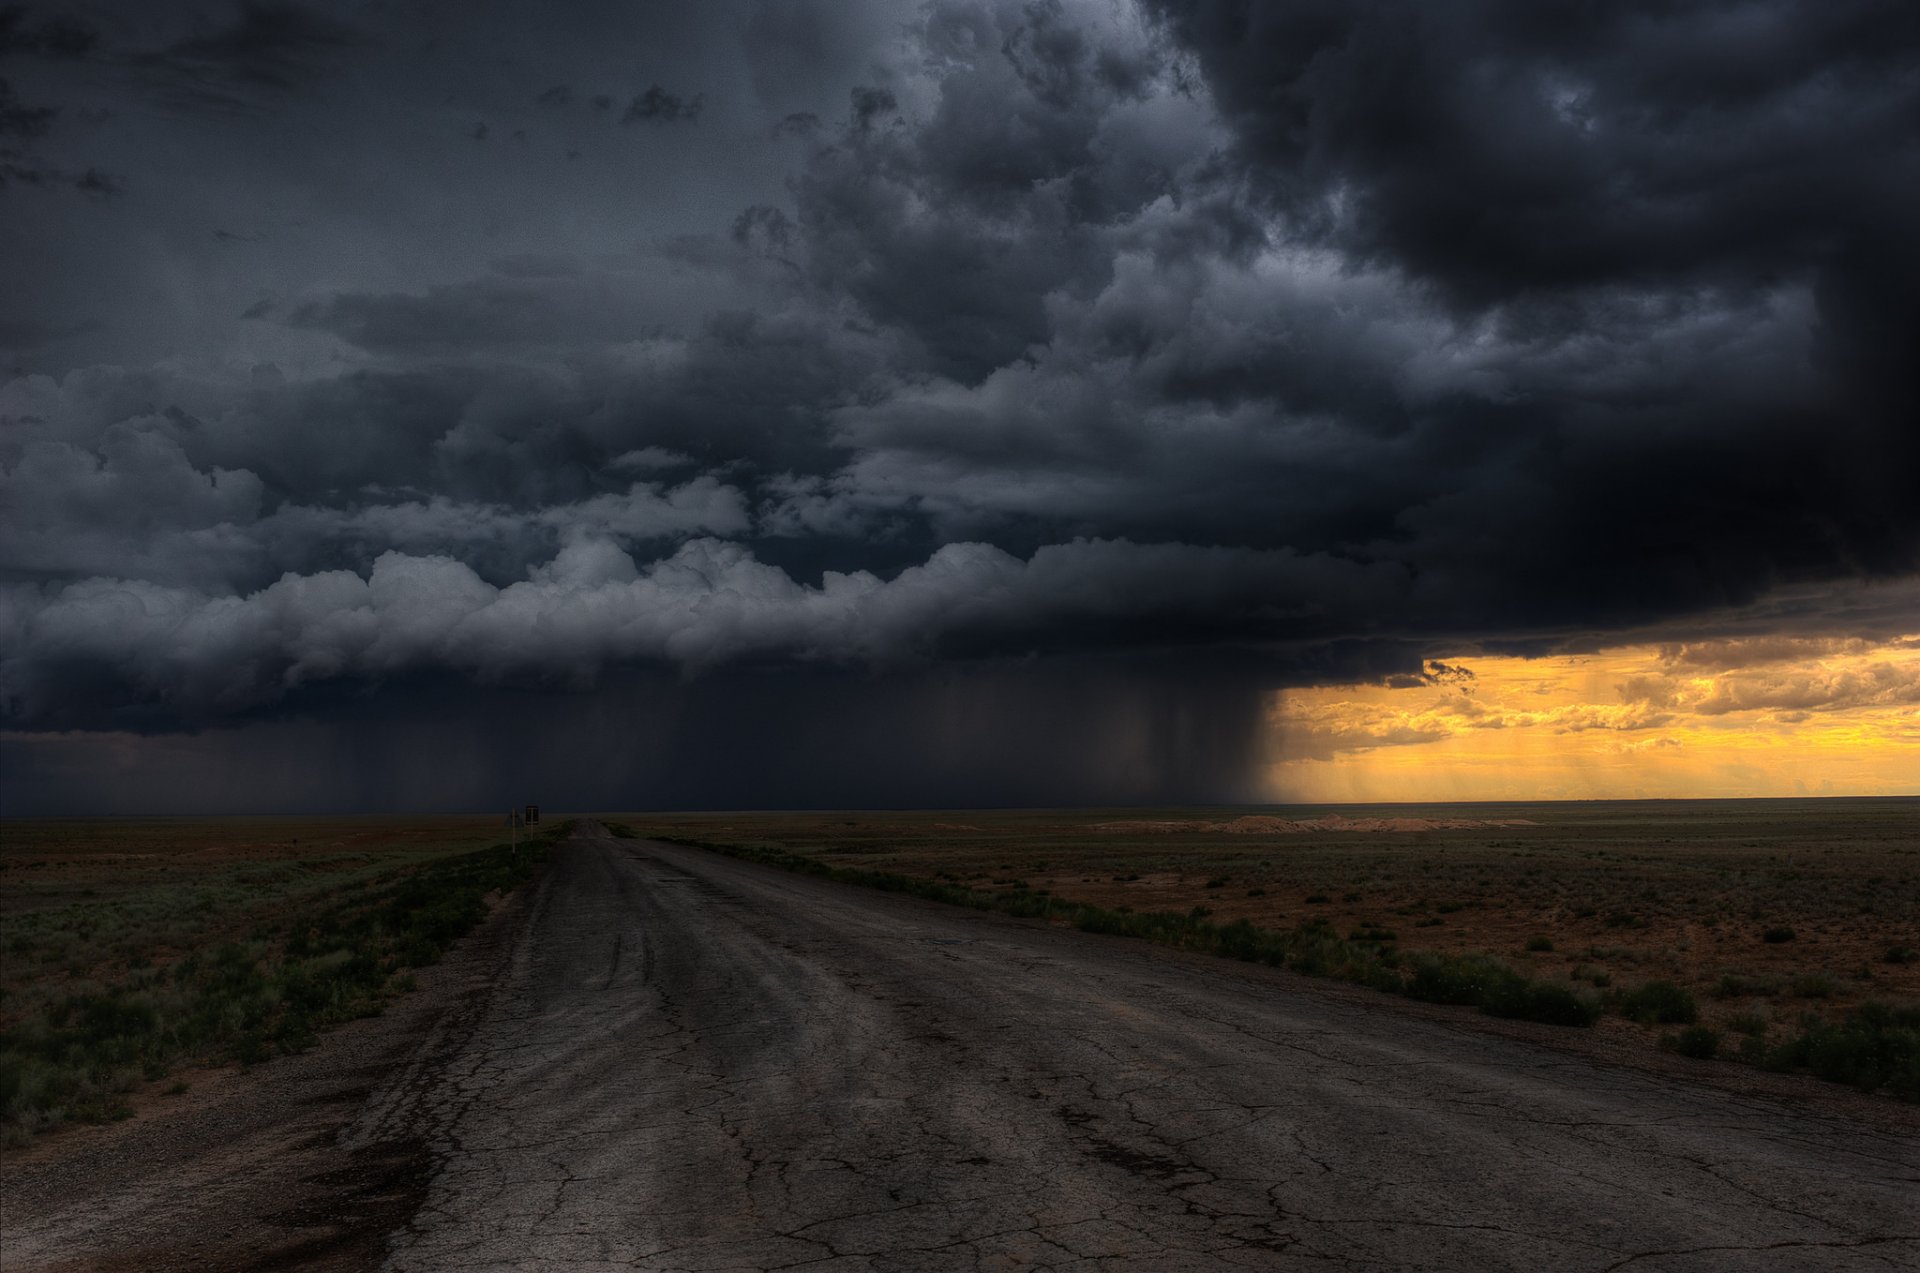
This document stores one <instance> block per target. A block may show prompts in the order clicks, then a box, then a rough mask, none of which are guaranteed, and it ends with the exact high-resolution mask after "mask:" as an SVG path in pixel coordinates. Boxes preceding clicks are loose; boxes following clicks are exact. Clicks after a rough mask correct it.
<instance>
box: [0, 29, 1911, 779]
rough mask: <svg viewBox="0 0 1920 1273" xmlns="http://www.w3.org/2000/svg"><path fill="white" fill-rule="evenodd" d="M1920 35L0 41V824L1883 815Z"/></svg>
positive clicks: (57, 37)
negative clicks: (1863, 797)
mask: <svg viewBox="0 0 1920 1273" xmlns="http://www.w3.org/2000/svg"><path fill="white" fill-rule="evenodd" d="M1916 68H1920V9H1916V8H1915V7H1914V6H1911V5H1902V4H1888V3H1884V2H1868V0H1818V2H1816V0H1743V2H1735V0H1703V2H1702V3H1693V4H1684V5H1677V4H1673V3H1670V2H1669V0H1622V2H1620V3H1612V4H1605V5H1596V4H1591V3H1586V2H1584V0H1582V2H1577V3H1576V2H1574V0H1525V2H1522V0H1459V2H1458V3H1449V4H1445V5H1433V4H1427V3H1415V2H1413V0H1402V2H1398V3H1396V2H1391V0H1371V2H1364V0H1363V2H1359V3H1353V2H1345V0H1343V2H1339V3H1335V2H1332V0H1298V2H1293V3H1281V2H1278V0H1275V2H1272V3H1262V2H1260V0H1141V2H1140V3H1131V2H1127V0H1105V2H1102V3H1067V2H1066V0H1052V2H1049V0H1017V2H1007V3H996V2H989V0H935V2H933V3H926V4H913V3H899V2H897V0H889V2H886V3H881V2H878V0H714V2H711V3H703V4H700V5H685V4H665V3H634V2H631V0H629V2H628V3H617V4H616V3H602V2H599V0H578V2H574V3H568V4H565V5H551V4H533V3H529V2H526V0H473V2H463V3H459V4H453V3H444V2H442V0H341V2H335V3H322V2H320V0H309V2H306V3H275V2H270V0H257V2H250V3H228V2H226V0H206V2H204V3H167V2H165V0H62V3H59V4H45V5H36V4H31V3H29V4H9V5H4V6H0V279H4V286H3V287H0V804H3V805H4V808H5V810H6V812H9V813H17V814H28V813H89V812H100V813H138V812H180V813H193V812H265V811H271V810H279V809H285V810H369V811H371V810H386V809H412V808H419V809H442V808H448V809H450V808H493V807H502V806H505V805H509V804H514V803H520V802H523V801H526V800H540V801H543V802H544V803H546V804H547V805H549V806H550V807H573V808H620V807H628V808H633V807H696V806H697V807H733V806H762V807H765V806H835V805H842V806H855V805H858V806H902V805H971V804H1054V803H1097V804H1150V803H1166V802H1182V801H1207V802H1260V801H1341V800H1394V799H1408V800H1431V799H1546V798H1590V797H1608V796H1623V797H1624V796H1636V797H1637V796H1655V795H1658V796H1723V795H1735V796H1753V795H1793V794H1802V793H1813V794H1819V793H1833V794H1914V793H1916V792H1920V654H1917V653H1916V650H1920V430H1917V429H1916V425H1915V423H1914V422H1915V421H1916V420H1920V359H1915V358H1914V357H1913V355H1912V351H1913V350H1914V349H1916V348H1920V236H1916V235H1915V234H1914V233H1913V229H1912V227H1913V226H1915V225H1920V70H1917V69H1916Z"/></svg>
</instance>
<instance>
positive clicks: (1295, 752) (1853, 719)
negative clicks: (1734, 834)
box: [1268, 636, 1920, 802]
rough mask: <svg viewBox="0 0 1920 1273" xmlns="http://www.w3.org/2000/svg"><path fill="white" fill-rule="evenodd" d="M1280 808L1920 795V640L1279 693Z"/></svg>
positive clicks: (1692, 651) (1722, 652)
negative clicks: (1297, 804) (1294, 804)
mask: <svg viewBox="0 0 1920 1273" xmlns="http://www.w3.org/2000/svg"><path fill="white" fill-rule="evenodd" d="M1268 725H1269V729H1270V743H1271V748H1272V750H1271V755H1272V756H1273V761H1272V764H1271V766H1270V769H1269V777H1270V782H1271V785H1272V792H1273V798H1274V799H1275V800H1283V801H1312V802H1320V801H1329V802H1345V801H1376V800H1411V801H1434V800H1584V799H1635V798H1659V797H1712V796H1796V795H1836V796H1837V795H1913V794H1916V793H1920V636H1910V637H1902V638H1900V639H1898V640H1894V641H1890V642H1866V641H1858V640H1824V639H1794V638H1765V639H1757V640H1756V639H1746V640H1736V641H1709V642H1696V643H1692V644H1685V645H1640V646H1628V647H1623V648H1620V649H1614V650H1607V651H1604V652H1601V653H1598V654H1586V655H1562V656H1555V657H1551V658H1543V659H1519V658H1510V657H1484V658H1483V657H1474V656H1462V657H1460V658H1457V659H1446V660H1443V661H1441V662H1438V663H1430V664H1429V665H1428V669H1427V674H1426V675H1425V676H1424V677H1421V678H1418V679H1417V680H1416V678H1402V683H1401V684H1399V685H1397V686H1396V685H1386V686H1382V685H1344V686H1328V687H1321V688H1316V689H1306V690H1287V691H1284V692H1281V693H1278V694H1275V695H1274V697H1273V700H1272V702H1271V703H1270V704H1269V706H1268Z"/></svg>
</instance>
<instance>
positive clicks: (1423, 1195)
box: [376, 833, 1920, 1273]
mask: <svg viewBox="0 0 1920 1273" xmlns="http://www.w3.org/2000/svg"><path fill="white" fill-rule="evenodd" d="M511 958H512V963H511V967H510V970H509V971H508V972H507V973H506V974H505V975H504V976H503V977H502V978H501V979H500V980H499V982H498V984H497V988H496V989H495V990H494V991H493V992H492V995H491V998H490V1000H489V1001H488V1002H487V1003H486V1005H485V1006H484V1008H483V1009H482V1010H480V1011H479V1012H477V1013H475V1014H474V1016H473V1019H472V1021H471V1022H470V1023H469V1024H468V1025H467V1026H466V1027H465V1031H466V1032H465V1034H464V1035H463V1036H462V1037H461V1038H459V1039H457V1040H454V1041H453V1043H452V1045H450V1046H449V1047H447V1048H445V1049H443V1051H444V1053H445V1055H443V1057H442V1059H441V1060H440V1061H439V1062H437V1063H436V1064H435V1065H434V1066H433V1067H432V1070H431V1072H426V1071H420V1072H416V1073H415V1074H414V1075H413V1076H412V1077H411V1079H410V1080H409V1081H408V1082H409V1084H410V1086H407V1087H406V1088H405V1090H404V1091H400V1090H398V1089H396V1091H395V1092H394V1093H392V1094H390V1095H389V1098H388V1100H387V1102H386V1105H385V1108H384V1110H383V1112H379V1113H378V1115H377V1116H378V1117H381V1118H385V1119H387V1120H407V1121H410V1122H414V1123H417V1124H420V1125H422V1126H423V1127H424V1128H425V1130H426V1135H427V1139H428V1141H429V1144H430V1146H431V1149H432V1153H433V1155H434V1163H435V1165H434V1168H433V1173H432V1176H431V1178H430V1181H429V1183H428V1185H427V1194H426V1199H425V1204H424V1206H423V1207H422V1208H421V1209H420V1210H419V1211H418V1212H417V1214H416V1215H415V1217H414V1219H413V1221H412V1223H411V1224H410V1225H408V1226H407V1227H406V1228H405V1229H404V1230H402V1231H401V1232H400V1233H398V1234H396V1235H395V1236H394V1237H393V1238H392V1239H391V1241H392V1243H393V1246H392V1250H391V1264H390V1267H393V1268H397V1269H401V1270H426V1269H447V1270H453V1269H458V1270H486V1269H497V1268H519V1267H529V1266H534V1267H539V1266H547V1267H568V1268H640V1269H656V1270H672V1269H686V1270H708V1269H787V1268H805V1269H808V1270H817V1271H827V1270H843V1269H886V1270H914V1269H975V1268H979V1269H997V1268H1007V1269H1014V1268H1019V1269H1040V1268H1044V1269H1086V1270H1095V1269H1098V1270H1121V1269H1138V1270H1157V1271H1164V1270H1180V1269H1227V1268H1254V1269H1288V1268H1302V1269H1306V1268H1312V1269H1341V1270H1345V1269H1367V1270H1386V1269H1427V1270H1447V1269H1460V1270H1475V1271H1476V1273H1477V1271H1479V1270H1492V1269H1524V1270H1589V1269H1590V1270H1606V1269H1620V1268H1631V1269H1634V1270H1636V1271H1637V1273H1656V1271H1659V1273H1671V1271H1673V1270H1682V1269H1687V1270H1700V1269H1724V1270H1740V1271H1741V1273H1757V1271H1761V1270H1783V1269H1794V1270H1801V1269H1807V1270H1813V1269H1818V1270H1842V1269H1888V1268H1904V1269H1914V1268H1920V1183H1917V1182H1920V1146H1916V1143H1915V1141H1914V1139H1913V1138H1912V1137H1911V1136H1910V1135H1907V1134H1898V1133H1893V1132H1885V1133H1880V1132H1875V1131H1874V1130H1872V1129H1871V1128H1868V1127H1863V1126H1862V1125H1860V1124H1859V1123H1856V1122H1851V1121H1838V1120H1833V1119H1828V1118H1826V1117H1822V1116H1817V1115H1813V1114H1809V1113H1807V1112H1805V1111H1804V1110H1801V1109H1796V1108H1795V1107H1794V1106H1791V1105H1787V1104H1781V1103H1775V1102H1773V1101H1770V1100H1767V1099H1761V1098H1755V1097H1751V1096H1744V1097H1743V1096H1738V1095H1733V1094H1729V1093H1726V1092H1721V1091H1717V1090H1714V1089H1711V1088H1707V1087H1704V1086H1700V1087H1696V1086H1694V1085H1692V1084H1684V1085H1683V1084H1679V1083H1676V1082H1674V1081H1672V1080H1666V1079H1661V1078H1658V1077H1654V1076H1649V1075H1646V1074H1642V1073H1636V1072H1632V1071H1627V1070H1623V1069H1615V1068H1611V1067H1608V1066H1604V1065H1600V1064H1596V1063H1594V1062H1591V1061H1587V1060H1583V1059H1579V1058H1577V1057H1570V1056H1568V1055H1565V1054H1562V1053H1559V1052H1556V1051H1553V1050H1550V1049H1547V1048H1542V1047H1539V1046H1537V1045H1534V1044H1529V1043H1526V1042H1523V1041H1517V1040H1515V1039H1511V1038H1503V1037H1498V1036H1495V1035H1489V1034H1487V1033H1484V1032H1479V1031H1476V1030H1474V1029H1471V1028H1467V1027H1465V1026H1461V1025H1454V1024H1449V1023H1447V1022H1442V1021H1433V1020H1423V1019H1420V1018H1419V1017H1418V1016H1409V1015H1408V1014H1406V1013H1404V1012H1403V1011H1399V1010H1396V1005H1395V1004H1394V1003H1393V1002H1392V1001H1389V1000H1385V999H1381V1000H1379V1001H1378V1002H1377V1003H1375V1002H1374V1001H1372V1000H1370V999H1368V998H1367V997H1365V996H1361V995H1354V994H1348V995H1344V996H1343V995H1339V994H1322V993H1302V992H1300V991H1298V990H1290V989H1289V986H1290V985H1297V983H1291V982H1288V981H1287V980H1286V979H1284V978H1280V977H1275V976H1269V975H1266V974H1264V973H1262V972H1261V971H1260V970H1255V969H1245V968H1243V967H1242V966H1240V965H1236V964H1232V963H1228V962H1226V961H1203V960H1200V959H1197V958H1186V957H1168V956H1167V955H1166V954H1164V953H1162V952H1156V951H1154V950H1152V949H1151V948H1148V947H1145V946H1142V945H1137V944H1133V943H1126V942H1122V941H1116V940H1109V939H1096V938H1089V937H1086V936H1085V935H1082V934H1077V933H1072V932H1067V931H1059V930H1052V929H1048V928H1046V927H1045V926H1042V925H1037V924H1033V923H1019V922H1015V921H1010V920H1006V919H1003V918H1000V917H996V916H989V915H979V914H975V913H973V912H969V911H964V910H960V909H956V908H946V907H940V906H937V905H934V904H931V903H924V902H918V901H914V900H912V899H907V898H901V897H896V896H893V895H890V894H883V893H875V892H869V891H864V890H855V889H852V888H848V887H845V886H842V885H835V884H832V883H827V882H823V881H818V880H812V879H808V878H805V877H801V876H795V875H791V874H787V873H783V872H779V871H774V870H770V869H766V868H762V867H758V866H753V865H750V864H746V863H741V862H737V861H734V860H731V859H728V858H724V857H720V856H717V855H713V854H708V853H704V852H701V851H698V850H692V849H685V848H676V847H672V846H668V845H662V844H656V843H652V842H647V841H622V840H615V839H611V838H607V837H605V836H604V835H600V834H592V833H590V834H588V835H586V836H583V837H582V838H579V839H576V840H574V841H571V842H569V843H567V844H566V845H564V846H563V847H562V848H561V849H560V851H559V852H558V854H557V857H556V861H555V863H554V866H553V868H552V870H551V871H550V872H549V873H548V875H547V877H546V879H545V880H544V882H543V883H542V884H541V886H540V889H539V892H538V894H537V895H536V897H535V898H534V900H533V905H532V908H531V910H530V918H529V920H528V925H527V928H526V931H525V932H524V933H523V935H522V936H521V938H520V940H519V941H517V942H516V943H515V945H514V949H513V954H512V956H511ZM379 1104H380V1102H379V1101H376V1105H379ZM416 1130H418V1129H417V1128H416Z"/></svg>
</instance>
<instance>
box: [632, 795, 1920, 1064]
mask: <svg viewBox="0 0 1920 1273" xmlns="http://www.w3.org/2000/svg"><path fill="white" fill-rule="evenodd" d="M1250 812H1251V813H1254V814H1255V816H1253V817H1248V816H1247V815H1248V814H1249V813H1250ZM616 816H619V817H620V818H621V820H622V821H624V822H625V823H627V824H629V825H631V826H632V827H633V828H635V829H636V830H637V831H638V832H640V833H642V834H647V835H658V836H665V837H670V838H674V839H678V840H683V841H687V842H692V843H699V844H704V845H707V846H709V847H714V848H718V849H721V850H723V851H727V852H732V853H736V854H742V855H746V856H753V857H759V858H761V859H763V860H769V861H775V862H777V863H779V864H781V865H785V866H788V867H792V868H796V869H811V870H818V871H825V872H828V873H832V874H836V875H839V876H840V877H841V878H845V879H847V880H848V881H849V882H852V883H862V884H868V885H871V886H878V887H885V888H896V889H906V890H909V891H915V892H921V893H923V894H924V895H929V896H934V897H937V898H939V899H941V900H946V901H952V902H958V903H961V904H967V905H979V906H984V907H991V908H993V909H999V910H1004V911H1008V912H1010V913H1014V914H1026V915H1034V916H1045V917H1048V918H1050V919H1052V920H1054V922H1058V923H1070V924H1074V925H1076V926H1079V927H1082V928H1088V929H1092V930H1095V931H1106V932H1119V933H1124V934H1129V935H1133V936H1140V937H1145V938H1148V939H1150V940H1155V941H1161V942H1165V943H1167V944H1172V945H1177V946H1183V947H1187V948H1190V949H1200V950H1209V951H1212V952H1213V953H1218V954H1225V955H1231V956H1236V957H1239V958H1250V959H1259V960H1263V961H1265V962H1268V963H1277V964H1285V965H1287V966H1291V967H1296V968H1299V969H1300V970H1302V971H1306V972H1311V973H1316V974H1320V975H1330V976H1339V977H1344V978H1346V979H1348V980H1354V981H1360V982H1363V983H1367V984H1372V985H1377V986H1378V987H1380V988H1381V989H1387V990H1394V991H1397V992H1399V993H1403V994H1409V995H1412V996H1414V997H1417V998H1425V999H1433V1000H1438V1001H1441V1002H1457V1003H1463V1004H1477V1005H1478V1006H1480V1007H1481V1008H1482V1009H1483V1010H1486V1011H1490V1012H1496V1013H1498V1014H1500V1015H1508V1016H1523V1017H1531V1018H1534V1019H1539V1020H1554V1021H1558V1022H1560V1023H1563V1024H1572V1025H1580V1024H1594V1023H1597V1024H1598V1027H1599V1028H1601V1029H1604V1030H1608V1031H1611V1032H1615V1033H1618V1034H1620V1035H1622V1036H1623V1037H1627V1038H1630V1039H1637V1040H1639V1041H1641V1042H1644V1043H1645V1044H1646V1045H1647V1046H1649V1047H1665V1048H1668V1049H1670V1050H1673V1051H1677V1052H1680V1053H1682V1054H1683V1055H1691V1056H1698V1057H1713V1056H1719V1057H1723V1058H1739V1059H1744V1060H1746V1061H1749V1062H1751V1063H1754V1064H1759V1065H1765V1066H1768V1067H1770V1068H1775V1069H1805V1070H1809V1071H1811V1072H1813V1073H1815V1074H1819V1075H1821V1076H1823V1077H1827V1078H1832V1079H1837V1080H1841V1081H1846V1082H1850V1083H1853V1084H1854V1085H1856V1086H1859V1087H1862V1088H1868V1089H1875V1088H1877V1089H1882V1090H1886V1091H1888V1092H1890V1093H1892V1094H1895V1095H1900V1096H1905V1097H1908V1098H1920V954H1916V951H1920V801H1913V800H1807V801H1700V802H1664V801H1663V802H1646V803H1627V802H1603V803H1582V804H1553V805H1481V806H1461V805H1447V806H1431V807H1419V806H1392V807H1384V808H1383V807H1378V806H1375V807H1355V808H1347V809H1329V808H1324V807H1319V808H1313V809H1295V810H1284V809H1276V810H1260V811H1248V810H1237V809H1236V810H1205V809H1202V810H1193V809H1170V810H1152V811H1141V810H1124V811H1119V810H1109V811H1073V812H1063V811H1047V810H1038V811H1009V812H992V813H983V812H979V811H965V812H945V813H914V814H902V813H831V814H799V813H795V814H756V815H743V814H697V815H677V816H663V815H657V814H654V815H616ZM1574 1005H1579V1006H1574Z"/></svg>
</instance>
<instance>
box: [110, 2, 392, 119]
mask: <svg viewBox="0 0 1920 1273" xmlns="http://www.w3.org/2000/svg"><path fill="white" fill-rule="evenodd" d="M371 43H372V42H371V40H370V39H369V38H368V36H367V35H366V34H365V33H364V32H363V31H362V30H360V28H358V27H356V26H354V25H352V24H350V23H347V22H343V21H341V20H340V19H338V18H335V17H333V16H331V15H330V14H326V13H320V12H316V11H315V10H313V9H310V8H308V7H306V6H304V5H300V4H290V3H274V2H271V0H243V2H242V3H241V4H240V5H239V11H238V12H237V13H236V14H235V15H234V16H233V18H232V19H231V20H230V21H229V22H227V23H226V24H225V25H223V26H221V27H219V28H217V29H215V30H213V31H210V32H207V33H205V34H197V35H192V36H188V37H186V38H184V39H180V40H177V41H175V42H173V43H171V44H169V45H167V46H166V47H164V48H161V49H157V50H154V51H152V52H148V53H142V54H138V55H136V56H134V57H133V58H132V59H131V64H132V65H133V66H134V67H135V68H136V69H137V70H138V71H140V72H141V73H142V74H143V75H145V76H146V78H147V79H148V81H149V83H150V85H151V88H152V91H153V92H154V94H155V95H156V96H157V97H158V98H159V99H160V100H161V101H162V102H164V103H165V104H166V105H168V106H170V107H172V108H174V109H177V110H185V111H202V112H211V113H214V114H251V113H254V112H258V111H262V110H268V109H271V108H273V107H274V106H276V105H278V104H280V103H281V102H283V101H284V100H286V99H287V98H289V97H291V96H294V95H296V94H300V93H303V92H306V91H309V90H310V89H311V88H313V87H314V86H315V85H317V84H319V83H321V82H324V81H325V80H327V79H329V78H331V77H332V76H333V75H335V74H336V73H337V72H338V71H339V69H340V68H341V66H342V64H343V63H344V62H345V60H346V59H347V58H348V57H350V56H352V55H353V54H355V53H357V52H359V51H361V50H363V49H365V48H368V47H370V45H371Z"/></svg>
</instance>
